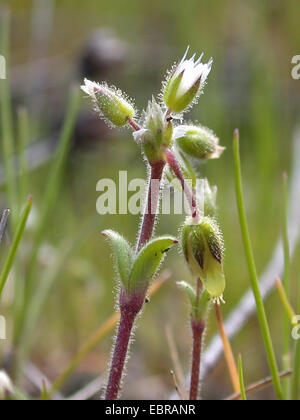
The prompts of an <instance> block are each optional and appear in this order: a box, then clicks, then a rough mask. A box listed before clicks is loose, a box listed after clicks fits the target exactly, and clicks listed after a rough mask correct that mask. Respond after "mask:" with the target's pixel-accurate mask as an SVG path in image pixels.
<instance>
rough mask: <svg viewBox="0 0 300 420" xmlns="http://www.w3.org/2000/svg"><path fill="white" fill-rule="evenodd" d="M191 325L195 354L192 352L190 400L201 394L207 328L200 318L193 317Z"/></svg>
mask: <svg viewBox="0 0 300 420" xmlns="http://www.w3.org/2000/svg"><path fill="white" fill-rule="evenodd" d="M191 327H192V333H193V354H192V372H191V386H190V400H193V401H195V400H197V399H198V395H199V381H200V363H201V350H202V336H203V332H204V330H205V322H204V321H201V320H199V319H193V318H192V320H191Z"/></svg>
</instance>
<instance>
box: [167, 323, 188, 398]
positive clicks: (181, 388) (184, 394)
mask: <svg viewBox="0 0 300 420" xmlns="http://www.w3.org/2000/svg"><path fill="white" fill-rule="evenodd" d="M166 337H167V342H168V346H169V350H170V356H171V360H172V363H173V367H174V371H175V376H176V378H177V380H178V395H179V396H180V399H181V400H188V391H187V389H186V387H185V379H184V373H183V369H182V366H181V363H180V359H179V355H178V350H177V346H176V343H175V339H174V335H173V332H172V330H171V328H170V326H169V325H167V326H166Z"/></svg>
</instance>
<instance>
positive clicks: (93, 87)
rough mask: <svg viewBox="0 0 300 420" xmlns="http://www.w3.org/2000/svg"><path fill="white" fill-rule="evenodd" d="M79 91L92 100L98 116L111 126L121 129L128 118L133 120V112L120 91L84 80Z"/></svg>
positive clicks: (132, 108)
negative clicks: (98, 113)
mask: <svg viewBox="0 0 300 420" xmlns="http://www.w3.org/2000/svg"><path fill="white" fill-rule="evenodd" d="M84 83H85V84H84V85H83V86H81V89H82V90H83V91H84V92H85V93H87V94H88V95H89V96H90V97H91V98H92V100H93V102H94V104H95V106H96V110H97V111H98V112H100V115H101V116H102V117H104V118H106V119H107V120H108V121H110V122H111V123H112V124H113V125H115V126H118V127H122V126H124V125H126V124H127V120H128V118H131V119H132V118H133V117H134V115H135V110H134V107H133V106H132V104H131V103H130V102H129V100H128V99H127V98H125V97H124V95H123V94H122V92H121V91H119V90H116V89H114V88H111V87H108V86H107V85H106V84H99V83H95V82H91V81H90V80H87V79H85V80H84Z"/></svg>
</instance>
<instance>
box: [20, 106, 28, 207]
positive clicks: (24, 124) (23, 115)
mask: <svg viewBox="0 0 300 420" xmlns="http://www.w3.org/2000/svg"><path fill="white" fill-rule="evenodd" d="M29 138H30V130H29V118H28V113H27V110H26V109H25V108H19V109H18V163H19V189H20V197H21V200H23V199H24V198H25V197H26V196H27V194H28V192H29V191H28V185H29V181H28V161H27V147H28V143H29Z"/></svg>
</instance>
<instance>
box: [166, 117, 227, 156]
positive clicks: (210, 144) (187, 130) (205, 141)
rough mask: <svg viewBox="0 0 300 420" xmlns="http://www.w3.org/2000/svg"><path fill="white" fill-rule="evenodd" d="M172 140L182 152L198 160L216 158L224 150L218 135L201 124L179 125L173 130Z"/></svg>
mask: <svg viewBox="0 0 300 420" xmlns="http://www.w3.org/2000/svg"><path fill="white" fill-rule="evenodd" d="M174 140H175V141H176V144H177V146H178V147H179V148H180V149H181V150H182V151H183V152H184V153H186V154H187V155H189V156H191V157H193V158H195V159H200V160H207V159H217V158H219V157H220V156H221V154H222V153H223V151H224V150H225V148H224V147H221V146H219V139H218V137H216V135H215V134H214V133H213V132H212V131H211V130H209V129H208V128H206V127H202V126H193V125H180V126H178V127H176V128H175V130H174Z"/></svg>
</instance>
